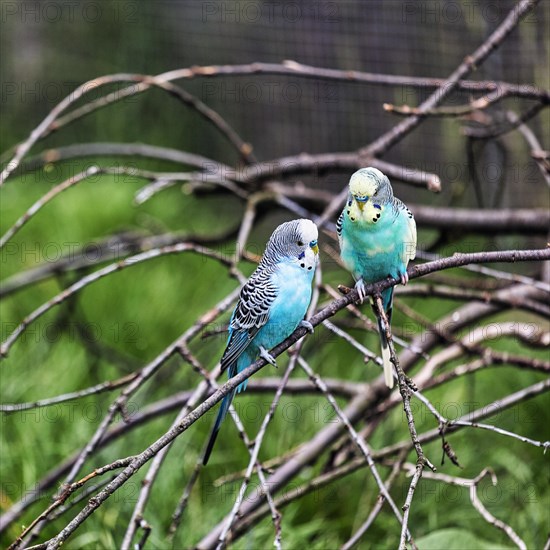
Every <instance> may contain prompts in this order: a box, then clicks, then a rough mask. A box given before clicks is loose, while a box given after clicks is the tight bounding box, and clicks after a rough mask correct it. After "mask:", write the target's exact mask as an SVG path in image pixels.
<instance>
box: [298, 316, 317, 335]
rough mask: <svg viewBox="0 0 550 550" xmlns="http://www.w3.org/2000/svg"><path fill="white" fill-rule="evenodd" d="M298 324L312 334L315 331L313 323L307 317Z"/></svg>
mask: <svg viewBox="0 0 550 550" xmlns="http://www.w3.org/2000/svg"><path fill="white" fill-rule="evenodd" d="M298 326H299V327H304V328H305V329H306V330H307V331H308V332H309V333H310V334H313V332H314V330H313V325H312V324H311V323H310V322H309V321H306V320H305V319H302V320H301V321H300V324H299V325H298Z"/></svg>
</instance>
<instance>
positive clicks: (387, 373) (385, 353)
mask: <svg viewBox="0 0 550 550" xmlns="http://www.w3.org/2000/svg"><path fill="white" fill-rule="evenodd" d="M382 299H383V305H384V309H385V310H386V317H387V318H388V323H389V324H390V326H391V316H392V311H393V307H392V306H393V287H390V288H388V289H386V290H385V291H384V292H382ZM376 318H377V321H378V332H379V333H380V347H381V350H382V363H383V365H384V381H385V382H386V386H388V388H393V383H394V378H393V363H392V362H391V354H390V347H389V345H388V339H387V338H386V330H385V328H384V326H383V324H382V320H381V319H380V317H378V316H376Z"/></svg>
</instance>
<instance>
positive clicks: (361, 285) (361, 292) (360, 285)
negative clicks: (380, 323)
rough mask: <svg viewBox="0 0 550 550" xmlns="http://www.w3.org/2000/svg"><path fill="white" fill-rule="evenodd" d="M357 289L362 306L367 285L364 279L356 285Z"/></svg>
mask: <svg viewBox="0 0 550 550" xmlns="http://www.w3.org/2000/svg"><path fill="white" fill-rule="evenodd" d="M355 288H356V289H357V294H358V295H359V303H360V304H362V303H363V300H364V299H365V283H364V281H363V279H359V280H358V281H357V282H356V283H355Z"/></svg>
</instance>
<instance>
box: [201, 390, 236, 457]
mask: <svg viewBox="0 0 550 550" xmlns="http://www.w3.org/2000/svg"><path fill="white" fill-rule="evenodd" d="M236 392H237V389H234V390H232V391H231V393H228V394H227V395H226V396H225V397H224V398H223V400H222V404H221V406H220V410H219V412H218V416H217V418H216V422H214V426H213V427H212V432H211V433H210V439H209V440H208V445H207V446H206V451H204V457H203V459H202V464H203V466H206V465H207V464H208V459H209V458H210V454H211V453H212V449H213V448H214V443H216V438H217V437H218V432H219V431H220V426H221V425H222V422H223V421H224V418H225V417H226V416H227V411H228V410H229V407H230V405H231V402H232V401H233V398H234V397H235V393H236Z"/></svg>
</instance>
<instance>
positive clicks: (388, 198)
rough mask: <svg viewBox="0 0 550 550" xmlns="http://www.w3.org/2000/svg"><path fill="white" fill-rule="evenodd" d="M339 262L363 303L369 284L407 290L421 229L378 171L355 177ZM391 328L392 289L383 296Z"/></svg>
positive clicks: (386, 358) (389, 371) (389, 374)
mask: <svg viewBox="0 0 550 550" xmlns="http://www.w3.org/2000/svg"><path fill="white" fill-rule="evenodd" d="M336 227H337V231H338V239H339V241H340V256H341V258H342V261H343V262H344V265H345V266H346V267H347V268H348V269H349V270H350V271H351V273H352V275H353V277H354V278H355V280H356V285H355V288H356V289H357V291H358V293H359V298H360V300H361V302H362V301H363V299H364V298H365V283H375V282H377V281H380V280H382V279H385V278H386V277H394V278H396V279H400V280H401V283H402V284H404V285H405V284H407V282H408V280H409V276H408V275H407V264H408V263H409V261H410V260H412V259H414V257H415V256H416V224H415V221H414V218H413V215H412V213H411V211H410V210H409V209H408V208H407V207H406V206H405V205H404V204H403V203H402V202H401V201H400V200H399V199H396V198H395V197H394V196H393V189H392V187H391V184H390V180H389V179H388V178H387V177H386V176H385V175H384V174H382V172H380V170H377V169H376V168H362V169H361V170H358V171H357V172H355V174H353V175H352V176H351V179H350V182H349V195H348V200H347V203H346V206H345V207H344V210H343V211H342V213H341V214H340V217H339V218H338V222H337V224H336ZM382 302H383V305H384V309H385V311H386V314H387V317H388V321H390V323H391V314H392V303H393V287H390V288H388V289H386V290H384V291H383V292H382ZM378 329H379V332H380V342H381V347H382V359H383V363H384V378H385V381H386V384H387V385H388V386H389V387H390V388H392V387H393V368H392V364H391V361H390V351H389V348H388V341H387V339H386V333H385V330H384V327H383V325H382V321H381V319H380V318H378Z"/></svg>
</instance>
